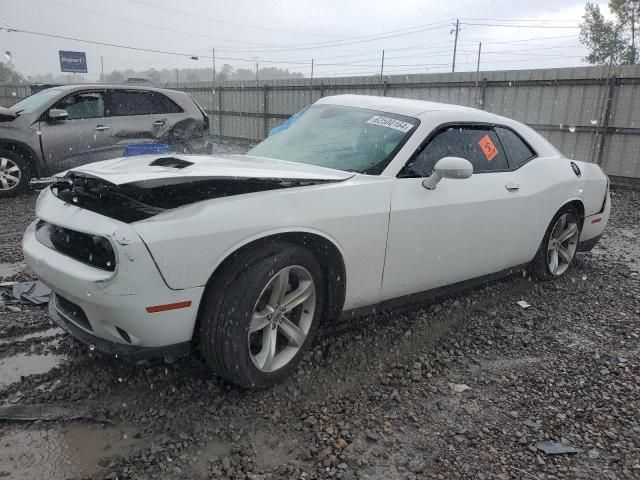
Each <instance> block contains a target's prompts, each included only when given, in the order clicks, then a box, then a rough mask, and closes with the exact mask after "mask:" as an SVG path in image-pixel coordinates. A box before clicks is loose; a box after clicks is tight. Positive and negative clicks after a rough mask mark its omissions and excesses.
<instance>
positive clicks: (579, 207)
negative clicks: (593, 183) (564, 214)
mask: <svg viewBox="0 0 640 480" xmlns="http://www.w3.org/2000/svg"><path fill="white" fill-rule="evenodd" d="M567 206H571V207H573V208H575V209H576V211H577V212H578V215H579V218H578V220H579V221H580V230H582V227H583V225H584V216H585V210H584V202H583V201H582V200H581V199H579V198H574V199H572V200H569V201H568V202H566V203H564V204H562V205H561V206H560V208H558V210H556V213H558V212H559V211H560V210H562V209H563V208H564V207H567ZM556 213H554V216H555V214H556Z"/></svg>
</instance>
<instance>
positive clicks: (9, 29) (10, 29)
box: [0, 27, 308, 65]
mask: <svg viewBox="0 0 640 480" xmlns="http://www.w3.org/2000/svg"><path fill="white" fill-rule="evenodd" d="M0 30H6V31H7V32H9V33H26V34H28V35H37V36H40V37H48V38H58V39H61V40H71V41H74V42H81V43H88V44H91V45H100V46H104V47H114V48H124V49H126V50H135V51H139V52H149V53H161V54H164V55H174V56H177V57H188V58H192V59H198V58H209V59H211V58H213V56H212V55H194V54H192V53H185V52H176V51H170V50H158V49H155V48H142V47H132V46H129V45H122V44H117V43H108V42H98V41H96V40H85V39H82V38H75V37H67V36H64V35H55V34H52V33H44V32H35V31H33V30H23V29H19V28H13V27H0ZM216 58H218V59H221V60H237V61H241V62H254V61H255V60H253V59H249V58H236V57H220V56H216ZM260 61H261V62H262V63H279V64H289V65H307V64H308V62H290V61H281V60H260Z"/></svg>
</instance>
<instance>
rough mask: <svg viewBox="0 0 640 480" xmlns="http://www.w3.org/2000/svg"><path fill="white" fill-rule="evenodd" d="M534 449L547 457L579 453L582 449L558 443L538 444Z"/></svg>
mask: <svg viewBox="0 0 640 480" xmlns="http://www.w3.org/2000/svg"><path fill="white" fill-rule="evenodd" d="M536 448H537V449H538V450H540V451H542V452H544V453H545V454H547V455H564V454H573V453H581V452H582V449H580V448H577V447H572V446H571V445H565V444H564V443H560V442H538V443H536Z"/></svg>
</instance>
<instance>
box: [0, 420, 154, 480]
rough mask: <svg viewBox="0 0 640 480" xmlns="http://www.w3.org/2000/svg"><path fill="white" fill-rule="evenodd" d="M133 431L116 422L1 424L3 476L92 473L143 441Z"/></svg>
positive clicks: (28, 478)
mask: <svg viewBox="0 0 640 480" xmlns="http://www.w3.org/2000/svg"><path fill="white" fill-rule="evenodd" d="M43 427H44V426H43ZM133 435H135V432H134V431H133V430H132V429H131V428H122V427H115V426H108V427H102V426H96V425H84V424H75V425H62V426H60V427H56V428H50V429H49V428H24V427H20V426H13V425H5V426H1V425H0V438H1V440H0V478H3V475H4V476H6V477H7V478H11V479H16V480H34V479H47V480H64V479H68V478H76V477H83V476H87V475H92V474H94V473H96V471H97V470H98V468H99V463H100V461H101V460H103V459H105V458H108V457H111V456H114V455H123V454H128V453H129V452H130V451H131V450H132V449H133V448H135V447H136V445H138V444H140V442H141V441H142V440H140V439H139V438H134V437H133Z"/></svg>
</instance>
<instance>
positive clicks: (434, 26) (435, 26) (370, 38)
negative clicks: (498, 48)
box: [226, 20, 448, 53]
mask: <svg viewBox="0 0 640 480" xmlns="http://www.w3.org/2000/svg"><path fill="white" fill-rule="evenodd" d="M447 23H448V21H447V20H443V21H440V22H434V23H431V24H427V25H424V26H421V27H412V28H411V29H401V30H395V31H394V30H392V31H390V32H386V33H381V34H373V35H363V36H361V37H352V38H351V39H344V40H336V41H334V42H324V43H315V44H307V45H299V44H296V45H291V46H285V47H286V48H281V49H273V48H269V49H254V50H249V49H247V50H245V49H233V51H237V52H245V53H275V52H291V51H294V50H320V49H323V48H334V47H341V46H344V45H356V44H360V43H368V42H375V41H378V40H385V39H387V38H396V37H403V36H409V35H416V34H418V33H424V32H427V31H432V30H439V29H442V28H448V25H447ZM396 32H397V33H396ZM226 51H230V49H227V50H226Z"/></svg>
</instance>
